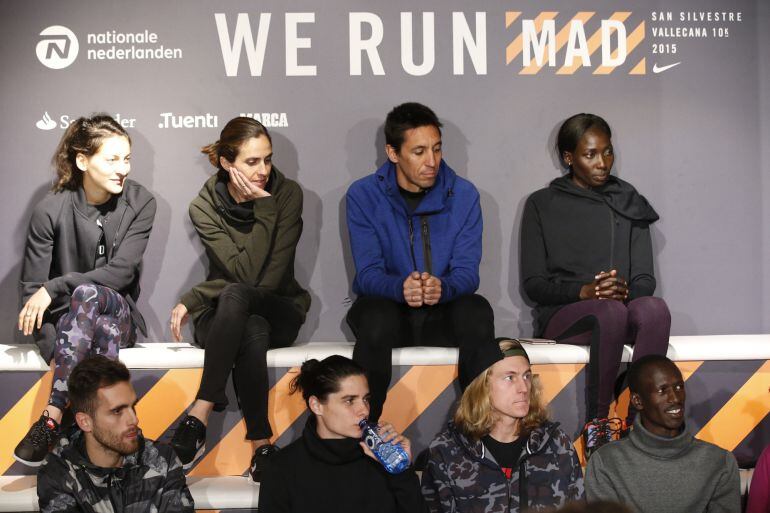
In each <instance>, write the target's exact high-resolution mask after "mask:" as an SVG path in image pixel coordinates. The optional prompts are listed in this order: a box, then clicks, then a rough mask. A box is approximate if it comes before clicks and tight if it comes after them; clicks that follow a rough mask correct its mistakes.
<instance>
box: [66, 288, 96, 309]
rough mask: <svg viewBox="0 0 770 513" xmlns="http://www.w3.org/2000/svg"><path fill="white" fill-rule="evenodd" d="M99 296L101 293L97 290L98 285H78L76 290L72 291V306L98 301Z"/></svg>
mask: <svg viewBox="0 0 770 513" xmlns="http://www.w3.org/2000/svg"><path fill="white" fill-rule="evenodd" d="M98 296H99V291H98V290H97V288H96V285H94V284H93V283H84V284H83V285H78V286H77V287H75V290H74V291H72V297H71V304H72V305H79V304H83V303H89V302H94V301H97V298H98Z"/></svg>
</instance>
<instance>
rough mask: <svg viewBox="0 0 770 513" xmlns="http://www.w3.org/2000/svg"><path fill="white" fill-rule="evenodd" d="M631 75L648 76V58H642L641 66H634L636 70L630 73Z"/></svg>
mask: <svg viewBox="0 0 770 513" xmlns="http://www.w3.org/2000/svg"><path fill="white" fill-rule="evenodd" d="M628 74H629V75H646V74H647V57H642V60H641V61H639V64H637V65H636V66H634V69H632V70H631V71H629V72H628Z"/></svg>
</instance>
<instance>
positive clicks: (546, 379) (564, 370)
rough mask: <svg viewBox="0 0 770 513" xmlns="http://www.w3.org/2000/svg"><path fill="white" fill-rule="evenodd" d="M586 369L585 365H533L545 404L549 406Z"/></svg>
mask: <svg viewBox="0 0 770 513" xmlns="http://www.w3.org/2000/svg"><path fill="white" fill-rule="evenodd" d="M584 367H585V364H584V363H555V364H543V365H533V366H532V372H533V373H535V374H537V376H538V380H539V381H540V387H541V389H542V392H541V396H542V398H543V402H544V403H545V404H548V403H550V402H551V401H553V398H554V397H556V395H557V394H558V393H559V392H561V391H562V390H563V389H564V387H566V386H567V385H568V384H570V383H571V382H572V380H573V379H575V376H577V375H578V373H579V372H580V371H581V370H583V368H584Z"/></svg>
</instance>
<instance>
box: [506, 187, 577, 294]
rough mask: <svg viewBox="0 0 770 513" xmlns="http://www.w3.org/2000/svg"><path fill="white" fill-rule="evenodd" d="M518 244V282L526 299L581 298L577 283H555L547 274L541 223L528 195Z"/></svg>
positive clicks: (546, 255)
mask: <svg viewBox="0 0 770 513" xmlns="http://www.w3.org/2000/svg"><path fill="white" fill-rule="evenodd" d="M519 247H520V251H521V283H522V286H523V288H524V292H525V293H526V294H527V296H528V297H529V299H531V300H532V301H534V302H535V303H537V304H539V305H563V304H567V303H574V302H576V301H579V300H580V288H581V287H582V285H581V284H580V283H576V282H563V283H557V282H554V281H553V280H552V279H551V278H550V277H549V273H548V264H547V260H548V254H547V251H546V246H545V236H544V234H543V225H542V223H541V221H540V213H539V212H538V209H537V206H536V205H535V203H534V202H533V201H532V198H531V197H530V198H528V199H527V202H526V203H525V205H524V213H523V215H522V218H521V237H520V239H519Z"/></svg>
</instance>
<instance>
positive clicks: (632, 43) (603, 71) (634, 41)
mask: <svg viewBox="0 0 770 513" xmlns="http://www.w3.org/2000/svg"><path fill="white" fill-rule="evenodd" d="M643 39H644V22H641V23H640V24H639V25H638V26H637V27H636V28H635V29H634V31H633V32H631V34H629V35H628V37H626V52H627V53H626V55H628V54H630V53H631V52H632V51H633V50H634V48H636V47H637V45H639V43H640V42H641V41H642V40H643ZM617 55H618V49H617V48H616V49H615V51H614V52H612V57H613V58H614V57H617ZM615 68H616V66H599V67H598V68H596V70H594V75H607V74H609V73H612V71H613V70H614V69H615Z"/></svg>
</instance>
